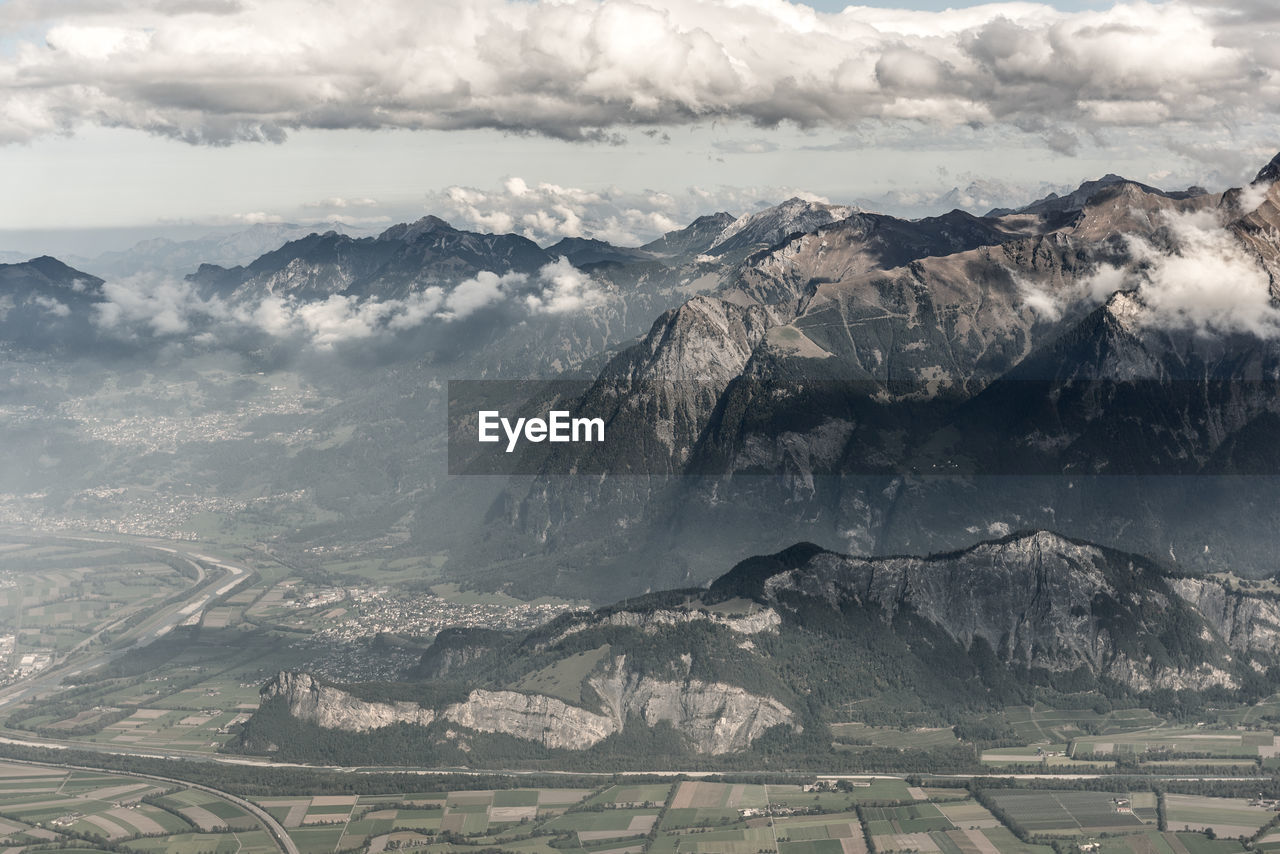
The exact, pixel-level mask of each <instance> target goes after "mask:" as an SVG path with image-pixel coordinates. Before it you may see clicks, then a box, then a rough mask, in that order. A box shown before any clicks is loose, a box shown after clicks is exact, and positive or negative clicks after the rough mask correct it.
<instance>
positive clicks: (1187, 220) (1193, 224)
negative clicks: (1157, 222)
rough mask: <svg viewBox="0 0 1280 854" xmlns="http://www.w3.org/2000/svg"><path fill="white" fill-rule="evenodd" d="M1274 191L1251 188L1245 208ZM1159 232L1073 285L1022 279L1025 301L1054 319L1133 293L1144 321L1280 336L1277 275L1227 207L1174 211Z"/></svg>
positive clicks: (1126, 306)
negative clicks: (1054, 287) (1048, 285)
mask: <svg viewBox="0 0 1280 854" xmlns="http://www.w3.org/2000/svg"><path fill="white" fill-rule="evenodd" d="M1266 190H1267V188H1266V187H1262V188H1257V187H1254V188H1248V189H1247V190H1246V193H1245V199H1244V203H1245V207H1244V210H1246V211H1248V210H1252V209H1253V208H1256V207H1257V205H1258V204H1259V203H1260V201H1261V199H1262V195H1261V194H1265V192H1266ZM1159 234H1160V237H1159V240H1158V245H1157V242H1153V241H1151V240H1148V239H1145V238H1143V237H1139V236H1134V235H1130V236H1128V237H1127V238H1126V241H1125V242H1126V244H1127V245H1128V250H1129V251H1128V255H1129V260H1128V262H1127V263H1126V264H1124V265H1122V266H1117V265H1112V264H1103V265H1101V266H1100V267H1099V268H1098V269H1097V271H1096V272H1095V273H1094V274H1093V275H1092V276H1089V277H1087V278H1085V279H1083V280H1081V282H1080V284H1079V285H1078V286H1077V287H1076V288H1073V289H1071V290H1069V291H1065V292H1064V291H1061V290H1059V291H1050V290H1048V289H1045V288H1043V287H1041V286H1039V285H1037V284H1036V283H1034V282H1029V281H1018V282H1017V285H1018V288H1019V292H1020V293H1021V296H1022V300H1023V303H1024V304H1025V305H1027V306H1028V307H1029V308H1031V309H1032V310H1033V311H1035V312H1036V314H1038V315H1039V316H1040V317H1042V318H1044V319H1046V320H1051V321H1052V320H1057V319H1059V318H1060V317H1062V316H1063V314H1064V313H1065V311H1066V309H1067V308H1068V307H1069V306H1070V305H1072V304H1078V303H1080V302H1082V301H1083V302H1086V303H1089V304H1100V303H1102V302H1105V301H1107V300H1108V299H1110V298H1111V297H1112V296H1113V295H1114V294H1116V293H1117V292H1124V293H1125V294H1127V295H1128V297H1129V298H1128V299H1126V300H1125V301H1124V302H1123V305H1122V307H1121V310H1122V313H1123V314H1124V315H1125V316H1126V317H1128V318H1129V319H1131V320H1133V321H1135V322H1136V323H1137V324H1139V325H1140V326H1144V327H1147V328H1156V329H1164V330H1188V331H1191V332H1194V333H1196V334H1197V335H1202V336H1216V335H1229V334H1236V333H1245V334H1251V335H1255V336H1257V337H1260V338H1266V339H1275V338H1280V305H1277V302H1276V300H1275V299H1274V297H1273V296H1272V292H1271V276H1270V274H1269V273H1268V271H1267V269H1266V267H1265V266H1264V265H1263V263H1262V261H1261V259H1260V258H1258V256H1257V255H1255V254H1254V253H1253V252H1252V251H1251V250H1250V249H1249V248H1247V247H1246V245H1245V244H1244V243H1243V242H1242V241H1241V240H1240V238H1239V237H1238V236H1237V235H1236V233H1235V232H1234V231H1233V230H1232V229H1231V227H1230V226H1229V224H1227V223H1224V222H1223V220H1222V213H1221V212H1220V211H1215V210H1211V209H1206V210H1201V211H1194V212H1186V213H1167V214H1165V215H1164V216H1163V223H1162V228H1161V230H1160V232H1159Z"/></svg>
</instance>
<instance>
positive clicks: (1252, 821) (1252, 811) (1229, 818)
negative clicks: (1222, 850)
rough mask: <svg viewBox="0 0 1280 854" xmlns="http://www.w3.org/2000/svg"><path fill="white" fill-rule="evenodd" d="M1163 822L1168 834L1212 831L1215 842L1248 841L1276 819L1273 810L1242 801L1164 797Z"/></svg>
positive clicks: (1171, 795)
mask: <svg viewBox="0 0 1280 854" xmlns="http://www.w3.org/2000/svg"><path fill="white" fill-rule="evenodd" d="M1164 809H1165V821H1166V823H1167V824H1168V826H1169V829H1170V830H1206V829H1209V828H1212V829H1213V831H1214V834H1215V835H1216V836H1218V837H1219V838H1222V839H1225V838H1234V837H1239V836H1244V837H1251V836H1253V835H1254V834H1255V833H1257V832H1258V829H1259V828H1261V827H1262V826H1263V825H1264V824H1266V823H1267V822H1269V821H1271V820H1272V819H1274V818H1275V817H1276V812H1275V808H1274V807H1268V806H1261V805H1259V804H1256V803H1253V802H1250V801H1248V800H1246V799H1244V798H1210V797H1202V796H1200V795H1175V794H1166V795H1165V796H1164Z"/></svg>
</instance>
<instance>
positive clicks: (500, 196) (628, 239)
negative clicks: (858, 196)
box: [426, 176, 825, 246]
mask: <svg viewBox="0 0 1280 854" xmlns="http://www.w3.org/2000/svg"><path fill="white" fill-rule="evenodd" d="M793 196H800V197H802V198H810V199H814V200H822V201H825V199H820V198H819V197H817V196H814V195H813V194H812V193H808V192H805V191H803V190H799V189H795V188H791V187H716V188H706V187H690V188H688V189H686V190H684V191H682V192H676V193H664V192H656V191H642V192H628V191H625V190H621V189H619V188H616V187H613V188H606V189H598V190H584V189H581V188H578V187H564V186H560V185H558V184H551V183H546V182H541V183H537V184H530V183H528V182H527V181H525V180H524V179H523V178H520V177H518V176H517V177H512V178H508V179H507V180H506V181H505V182H503V184H502V186H501V187H500V188H498V189H489V190H482V189H479V188H476V187H462V186H453V187H448V188H446V189H445V190H443V191H441V192H439V193H432V194H431V195H429V196H428V197H427V202H426V207H427V209H428V210H432V211H436V212H438V213H439V214H440V216H441V217H443V218H444V219H446V220H448V221H449V222H451V223H453V224H454V225H458V226H463V227H465V228H468V229H471V230H474V231H481V232H495V233H497V234H507V233H514V234H519V235H521V236H523V237H527V238H529V239H530V240H533V241H535V242H537V243H541V244H543V245H548V244H551V243H554V242H556V241H558V240H561V239H562V238H565V237H587V238H593V239H596V240H604V241H607V242H609V243H612V244H614V245H615V246H637V245H639V244H641V243H647V242H648V241H650V240H653V239H654V238H656V237H660V236H661V235H663V234H665V233H667V232H669V231H673V230H675V229H678V228H683V227H684V226H686V225H688V224H689V223H690V222H692V221H693V220H694V219H695V218H697V217H698V216H701V215H703V214H706V213H712V212H715V211H728V212H730V213H734V214H735V215H737V214H739V213H743V212H751V211H754V210H756V209H758V208H763V207H767V206H769V205H773V204H776V203H777V201H778V200H779V199H786V198H791V197H793Z"/></svg>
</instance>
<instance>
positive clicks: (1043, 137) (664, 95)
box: [0, 0, 1280, 251]
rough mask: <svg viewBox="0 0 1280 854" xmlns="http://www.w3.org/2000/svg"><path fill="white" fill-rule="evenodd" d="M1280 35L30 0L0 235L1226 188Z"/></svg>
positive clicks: (383, 2) (1082, 25) (1167, 15)
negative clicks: (1136, 184)
mask: <svg viewBox="0 0 1280 854" xmlns="http://www.w3.org/2000/svg"><path fill="white" fill-rule="evenodd" d="M947 6H954V7H958V8H954V9H951V10H950V11H943V9H944V8H945V7H947ZM358 9H363V10H364V11H359V12H358V11H356V10H358ZM1278 36H1280V4H1277V3H1274V2H1272V0H1236V2H1228V0H1197V2H1184V0H1169V2H1164V3H1145V2H1129V3H1118V4H1113V3H1099V2H1088V0H1072V1H1071V2H1068V0H1062V2H1057V3H1053V4H1043V3H1025V2H998V3H989V4H985V5H975V4H966V3H950V4H947V3H941V2H926V0H917V2H914V3H891V2H877V3H875V4H874V7H872V6H859V7H849V8H845V7H844V4H842V3H838V2H834V0H815V2H813V3H811V4H809V5H802V4H798V3H789V2H786V0H532V1H530V0H430V2H422V0H375V2H372V3H369V4H363V5H361V4H357V5H352V4H350V3H349V2H337V0H150V2H144V0H3V2H0V188H3V193H2V194H0V195H2V196H3V198H4V201H5V204H3V205H0V250H3V249H26V248H33V249H41V250H42V251H43V249H42V247H44V246H46V245H49V244H50V242H51V240H50V237H49V232H50V231H51V230H53V231H56V230H68V229H70V230H75V231H76V233H77V235H78V234H79V230H80V229H85V228H99V227H108V226H115V227H122V228H124V229H125V230H124V231H121V232H118V233H117V232H110V233H109V234H111V235H112V237H111V238H110V240H106V241H105V243H107V244H109V243H111V241H112V240H114V241H116V242H126V241H127V239H134V238H136V237H137V236H139V235H140V234H143V233H149V232H157V233H159V232H162V231H164V230H165V229H169V230H170V231H172V230H173V227H174V226H175V225H180V224H194V225H195V226H197V227H207V226H210V225H228V224H236V223H252V222H273V221H281V220H288V221H307V222H312V221H322V220H325V219H342V220H343V221H347V222H352V223H356V224H358V225H364V226H366V227H370V228H377V227H380V226H381V225H382V224H385V223H390V222H392V221H398V220H403V219H406V218H412V217H416V216H419V215H421V214H423V213H440V214H441V215H442V216H445V217H446V218H449V219H451V220H453V221H455V222H456V223H457V224H459V225H468V226H470V227H482V226H488V227H490V228H493V229H495V230H498V229H502V230H505V229H504V228H503V227H509V228H510V229H511V230H515V231H522V232H525V233H528V234H529V235H530V236H532V237H535V238H536V239H543V240H546V239H550V238H553V237H555V236H557V235H563V234H569V233H574V232H576V233H580V234H585V235H596V236H605V237H609V238H612V239H616V240H619V241H620V242H625V241H627V240H629V239H631V240H641V239H647V238H648V237H650V236H652V234H653V233H654V232H655V231H657V230H660V229H661V228H662V227H664V226H665V225H667V224H670V223H672V222H682V221H683V218H686V217H688V216H690V215H692V214H695V213H699V212H706V211H709V210H713V209H719V208H730V209H734V208H736V210H735V212H742V209H744V208H749V207H750V206H752V205H756V204H762V203H764V201H765V200H775V201H776V200H781V198H783V197H784V196H785V195H789V194H792V193H796V192H803V193H808V194H813V195H818V196H821V197H825V198H829V199H831V200H832V201H843V202H848V201H858V200H862V201H863V202H864V203H866V202H867V201H871V202H874V203H877V204H882V205H885V206H894V205H897V206H898V207H899V208H900V209H902V210H912V211H916V210H919V211H923V210H924V209H925V208H927V207H928V206H929V205H930V204H931V203H933V202H932V200H937V204H938V205H942V206H947V205H950V206H954V204H953V203H955V204H960V203H963V204H965V205H967V206H970V207H981V206H982V205H984V204H987V203H988V202H994V203H1005V202H1006V201H1007V200H1008V199H1009V198H1016V197H1019V196H1020V195H1021V194H1027V193H1033V192H1038V191H1040V190H1042V189H1043V188H1045V187H1051V186H1059V185H1073V184H1075V183H1078V182H1079V181H1080V180H1083V179H1085V178H1090V177H1098V176H1100V175H1101V174H1103V173H1105V172H1119V173H1122V174H1125V175H1128V176H1130V177H1133V178H1137V179H1140V180H1145V181H1148V182H1151V183H1155V184H1158V185H1162V186H1170V187H1184V186H1186V185H1188V184H1190V183H1193V182H1194V183H1202V184H1206V185H1209V186H1211V187H1214V188H1220V187H1222V186H1226V185H1228V184H1238V183H1240V182H1241V181H1242V180H1245V179H1247V178H1248V177H1250V176H1251V175H1252V174H1253V172H1254V171H1256V170H1257V168H1258V167H1259V166H1261V165H1262V164H1263V163H1265V162H1266V161H1267V160H1269V159H1270V158H1271V156H1272V155H1274V154H1275V153H1276V151H1277V150H1280V133H1277V131H1276V129H1277V128H1278V127H1280V122H1277V119H1278V118H1280V37H1278ZM952 187H956V188H958V189H959V190H960V193H959V194H958V195H956V194H952V195H950V196H944V197H942V198H938V197H939V196H940V195H941V194H943V193H945V192H946V191H947V190H950V189H951V188H952ZM957 199H959V200H960V201H958V202H957V201H956V200H957ZM1027 200H1029V199H1027ZM77 239H79V238H78V237H77ZM99 243H102V241H99ZM37 244H39V245H38V246H37ZM101 248H104V247H103V246H102V245H93V246H90V245H88V242H86V246H85V249H86V251H89V250H98V249H101Z"/></svg>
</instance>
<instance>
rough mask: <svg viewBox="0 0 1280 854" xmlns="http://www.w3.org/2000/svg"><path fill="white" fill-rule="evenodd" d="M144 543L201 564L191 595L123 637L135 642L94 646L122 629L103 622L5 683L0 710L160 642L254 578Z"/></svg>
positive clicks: (246, 571)
mask: <svg viewBox="0 0 1280 854" xmlns="http://www.w3.org/2000/svg"><path fill="white" fill-rule="evenodd" d="M64 539H75V540H81V541H84V542H101V543H112V544H119V542H120V541H119V540H108V539H98V538H94V537H64ZM144 547H145V548H149V549H152V550H154V551H159V552H167V553H169V554H172V555H176V556H177V557H180V558H183V559H184V560H186V561H188V562H189V563H191V565H192V566H194V567H195V569H196V571H197V576H196V582H195V583H194V584H193V585H192V586H191V588H190V590H189V591H188V594H187V596H185V597H184V598H182V599H181V600H179V601H177V602H173V603H170V604H169V605H166V606H164V607H162V608H161V609H160V610H159V611H157V612H156V613H155V614H152V615H151V616H149V617H148V618H147V619H145V620H143V621H142V623H141V624H139V625H138V626H135V627H134V628H132V629H130V630H129V631H128V632H127V633H126V634H125V635H124V636H123V638H122V640H130V639H132V640H133V643H131V644H127V645H126V644H121V643H115V644H113V645H112V647H111V648H109V649H108V648H102V647H98V648H91V647H90V644H91V643H92V641H94V640H95V639H97V638H99V637H100V636H101V635H102V633H103V632H105V631H109V630H111V629H114V628H118V626H119V623H113V624H112V625H110V626H105V627H103V628H102V629H100V630H99V631H98V632H96V633H95V634H94V635H92V636H91V637H88V638H85V639H84V640H83V641H81V642H80V643H79V644H77V645H76V646H75V647H74V648H73V649H71V650H70V651H68V652H67V654H66V655H64V656H63V657H62V658H61V659H59V660H58V661H56V662H54V663H53V665H52V666H50V667H49V668H47V669H45V670H43V671H41V672H40V673H37V674H36V675H34V676H32V677H30V678H27V679H23V680H21V681H19V682H15V683H13V684H12V685H8V686H6V687H4V688H0V712H3V711H4V710H5V708H6V707H10V706H13V705H16V704H17V703H19V702H21V701H23V700H28V699H36V698H40V697H47V696H49V695H50V694H53V693H55V692H57V691H59V690H61V689H62V687H63V684H62V680H63V679H65V678H67V677H68V676H78V675H79V674H81V673H85V672H88V671H90V670H95V669H97V668H99V667H102V666H104V665H106V664H107V663H108V662H110V661H112V660H113V659H115V658H118V657H120V656H122V655H124V654H125V653H127V652H129V651H130V650H132V649H137V648H139V647H144V646H147V645H149V644H152V643H154V642H155V641H157V640H159V639H160V638H162V637H164V636H165V635H167V634H168V633H169V632H171V631H173V630H174V629H175V628H176V627H178V626H179V625H181V624H182V623H183V622H184V621H186V620H187V619H188V618H190V617H191V616H192V615H193V614H196V613H198V612H199V611H200V610H202V609H203V608H205V607H206V606H207V605H209V603H211V602H213V601H214V600H215V599H217V598H219V597H220V596H224V595H226V594H227V593H229V592H231V590H232V589H233V588H235V587H236V585H238V584H240V583H241V582H242V581H244V580H245V579H246V578H248V577H249V574H250V570H249V569H248V568H246V567H243V566H239V565H236V564H233V563H230V562H228V561H226V560H224V559H222V558H215V557H211V556H209V555H206V554H197V553H194V552H187V551H183V550H180V549H177V548H171V547H168V546H158V545H147V546H144ZM199 561H203V562H204V563H205V564H207V565H208V566H211V567H213V568H215V569H217V570H220V571H221V573H220V575H219V576H218V577H216V578H210V577H209V576H210V573H208V572H206V571H205V569H204V567H203V566H201V565H200V563H199Z"/></svg>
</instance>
